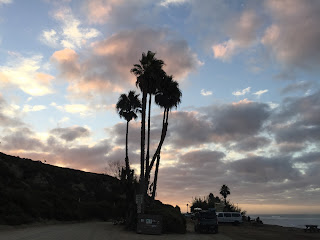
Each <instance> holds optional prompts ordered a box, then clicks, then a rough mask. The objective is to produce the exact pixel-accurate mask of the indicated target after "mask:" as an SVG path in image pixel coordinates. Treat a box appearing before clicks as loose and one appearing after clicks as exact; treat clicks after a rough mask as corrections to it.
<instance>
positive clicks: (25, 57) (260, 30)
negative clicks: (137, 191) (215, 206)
mask: <svg viewBox="0 0 320 240" xmlns="http://www.w3.org/2000/svg"><path fill="white" fill-rule="evenodd" d="M319 13H320V1H317V0H304V1H300V0H283V1H276V0H265V1H253V0H252V1H250V0H248V1H241V0H225V1H223V0H197V1H196V0H154V1H151V0H130V1H129V0H77V1H75V0H73V1H72V0H28V1H23V0H0V137H1V144H0V151H2V152H4V153H6V154H10V155H14V156H20V157H25V158H31V159H34V160H41V161H43V162H44V161H45V162H46V163H47V164H52V165H57V166H62V167H68V168H74V169H80V170H84V171H90V172H96V173H107V172H108V170H109V168H108V166H109V163H112V162H115V161H121V162H124V158H125V130H126V122H125V121H124V120H123V119H120V118H119V116H118V114H117V112H116V109H115V104H116V102H117V100H118V98H119V96H120V94H122V93H127V92H128V91H129V90H135V91H136V92H137V93H140V90H139V89H137V88H136V85H135V81H136V78H135V76H134V75H133V74H131V73H130V69H131V68H132V67H133V64H136V63H138V62H139V59H140V58H141V54H142V53H143V52H147V51H148V50H151V51H153V52H156V57H157V58H158V59H162V60H163V61H164V62H165V67H164V69H165V71H166V72H167V73H168V74H170V75H173V76H174V79H175V80H176V81H178V83H179V86H180V89H181V91H182V94H183V95H182V99H181V104H180V105H179V106H178V108H177V109H172V111H171V112H170V115H169V127H168V133H167V137H166V139H165V143H164V146H163V148H162V152H161V164H160V170H159V186H158V188H157V190H158V192H157V198H158V199H159V200H161V201H163V202H165V203H168V204H172V205H179V206H180V207H181V210H182V211H186V210H187V209H186V208H187V206H186V205H187V204H189V205H190V204H191V202H192V199H193V198H194V197H199V196H201V197H203V196H207V195H208V194H209V193H213V194H214V195H215V196H216V195H219V189H220V187H221V185H223V184H227V185H228V186H229V188H230V191H231V195H229V196H228V198H229V199H230V201H231V202H233V203H235V204H238V206H239V207H241V208H242V209H243V210H247V212H248V213H249V214H256V213H270V214H274V213H320V204H319V203H320V185H319V184H320V174H319V172H320V150H319V146H320V86H319V78H318V76H319V73H320V71H319V64H320V44H319V43H320V28H319V22H320V14H319ZM161 120H162V109H160V108H159V107H157V106H156V105H155V104H153V107H152V119H151V122H152V123H151V138H152V141H151V150H152V151H153V152H154V150H155V148H156V146H157V143H158V141H159V139H160V133H161ZM140 124H141V123H140V118H139V119H138V120H136V121H131V122H130V128H129V159H130V162H131V165H132V167H134V168H136V170H137V171H136V173H139V159H140V150H139V149H140V146H139V143H140V126H141V125H140Z"/></svg>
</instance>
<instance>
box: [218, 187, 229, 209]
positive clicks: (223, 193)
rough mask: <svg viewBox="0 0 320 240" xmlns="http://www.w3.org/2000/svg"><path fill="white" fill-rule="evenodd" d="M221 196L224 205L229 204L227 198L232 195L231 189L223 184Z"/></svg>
mask: <svg viewBox="0 0 320 240" xmlns="http://www.w3.org/2000/svg"><path fill="white" fill-rule="evenodd" d="M220 194H221V195H222V196H223V198H224V203H225V204H227V196H228V195H230V189H229V187H228V186H227V185H225V184H223V185H222V186H221V188H220Z"/></svg>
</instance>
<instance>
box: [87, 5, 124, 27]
mask: <svg viewBox="0 0 320 240" xmlns="http://www.w3.org/2000/svg"><path fill="white" fill-rule="evenodd" d="M121 3H122V1H115V0H93V1H86V3H85V6H86V8H87V14H88V19H89V22H90V23H99V24H103V23H105V22H106V21H107V20H109V19H110V15H111V13H112V11H113V9H114V7H115V6H116V5H117V4H121Z"/></svg>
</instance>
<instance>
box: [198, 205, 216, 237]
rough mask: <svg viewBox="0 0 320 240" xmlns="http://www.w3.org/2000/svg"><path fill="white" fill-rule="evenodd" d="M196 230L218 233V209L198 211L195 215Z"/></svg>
mask: <svg viewBox="0 0 320 240" xmlns="http://www.w3.org/2000/svg"><path fill="white" fill-rule="evenodd" d="M194 231H195V232H201V231H207V232H215V233H218V219H217V215H216V211H212V210H210V211H201V212H197V213H196V214H195V217H194Z"/></svg>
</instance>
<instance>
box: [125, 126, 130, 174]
mask: <svg viewBox="0 0 320 240" xmlns="http://www.w3.org/2000/svg"><path fill="white" fill-rule="evenodd" d="M128 132H129V121H127V131H126V159H125V161H126V175H127V179H129V175H130V165H129V156H128Z"/></svg>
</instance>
